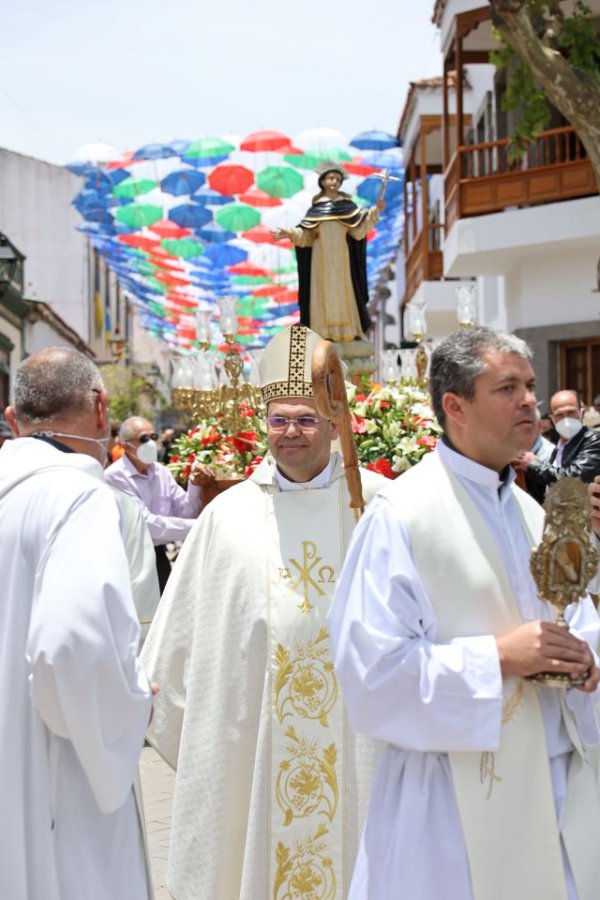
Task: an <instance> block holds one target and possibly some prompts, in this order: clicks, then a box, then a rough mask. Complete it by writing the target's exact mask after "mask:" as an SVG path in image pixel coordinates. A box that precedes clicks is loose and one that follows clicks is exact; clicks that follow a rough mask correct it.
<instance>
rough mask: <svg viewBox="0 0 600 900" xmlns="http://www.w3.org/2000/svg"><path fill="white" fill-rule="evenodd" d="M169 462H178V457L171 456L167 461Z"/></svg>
mask: <svg viewBox="0 0 600 900" xmlns="http://www.w3.org/2000/svg"><path fill="white" fill-rule="evenodd" d="M169 462H179V457H178V456H172V457H171V458H170V459H169Z"/></svg>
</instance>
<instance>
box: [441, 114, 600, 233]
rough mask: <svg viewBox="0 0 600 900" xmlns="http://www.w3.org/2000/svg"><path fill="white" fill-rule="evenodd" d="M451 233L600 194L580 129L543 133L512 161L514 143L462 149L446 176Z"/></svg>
mask: <svg viewBox="0 0 600 900" xmlns="http://www.w3.org/2000/svg"><path fill="white" fill-rule="evenodd" d="M444 182H445V183H444V189H445V197H446V231H448V230H449V229H450V228H451V227H452V225H453V224H454V222H455V221H456V220H457V219H461V218H465V217H467V216H481V215H485V214H486V213H492V212H499V211H500V210H503V209H507V208H508V207H525V206H536V205H538V204H541V203H552V202H556V201H558V200H572V199H574V198H576V197H587V196H592V195H593V194H597V193H598V185H597V182H596V179H595V176H594V171H593V169H592V166H591V163H590V161H589V159H588V158H587V157H586V154H585V149H584V147H583V145H582V143H581V141H580V140H579V138H578V137H577V134H576V132H575V129H574V128H571V127H565V128H553V129H551V130H548V131H544V132H542V133H541V134H540V135H539V136H538V137H537V138H536V139H535V140H534V141H533V142H532V144H531V145H530V147H529V149H528V150H527V151H526V153H525V154H524V155H523V156H522V157H520V158H519V159H517V160H514V161H511V160H510V138H504V139H503V140H500V141H486V142H485V143H483V144H473V145H470V146H466V147H459V148H458V150H457V152H456V153H455V154H454V156H453V157H452V159H451V160H450V163H449V165H448V168H447V169H446V172H445V176H444Z"/></svg>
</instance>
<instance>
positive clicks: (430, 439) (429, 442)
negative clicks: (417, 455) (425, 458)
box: [417, 434, 438, 450]
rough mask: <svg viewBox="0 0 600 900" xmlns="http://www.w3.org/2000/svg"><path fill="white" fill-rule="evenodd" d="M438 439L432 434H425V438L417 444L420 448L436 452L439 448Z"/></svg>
mask: <svg viewBox="0 0 600 900" xmlns="http://www.w3.org/2000/svg"><path fill="white" fill-rule="evenodd" d="M437 442H438V439H437V438H436V437H434V436H433V435H432V434H424V435H423V437H420V438H419V439H418V440H417V444H418V445H419V447H427V449H428V450H435V448H436V447H437Z"/></svg>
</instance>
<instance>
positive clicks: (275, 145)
mask: <svg viewBox="0 0 600 900" xmlns="http://www.w3.org/2000/svg"><path fill="white" fill-rule="evenodd" d="M291 143H292V142H291V140H290V138H289V137H287V136H286V135H285V134H281V132H279V131H255V132H253V133H252V134H249V135H248V137H245V138H244V140H243V141H242V143H241V144H240V150H249V151H250V152H251V153H258V152H260V151H271V150H278V151H280V152H281V151H283V150H287V148H288V147H290V146H291Z"/></svg>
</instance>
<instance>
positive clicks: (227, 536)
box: [143, 325, 385, 900]
mask: <svg viewBox="0 0 600 900" xmlns="http://www.w3.org/2000/svg"><path fill="white" fill-rule="evenodd" d="M319 340H320V338H319V337H318V336H317V335H316V334H314V332H312V331H310V330H309V329H308V328H305V327H304V326H301V325H294V326H292V327H291V328H289V329H286V330H284V331H282V332H280V333H279V334H278V335H277V336H276V337H274V338H273V339H272V340H271V341H270V342H269V344H268V345H267V346H266V348H265V350H264V352H263V355H262V357H261V360H260V363H259V369H260V377H261V384H262V390H263V396H264V399H265V402H266V403H267V433H268V439H269V446H270V453H269V454H268V455H267V457H266V458H265V459H264V461H263V462H262V463H261V464H260V465H259V466H258V468H257V469H256V471H255V472H254V474H253V475H252V476H251V477H250V478H249V479H248V480H247V481H245V482H243V483H242V484H240V485H238V486H235V487H233V488H231V489H230V490H228V491H226V492H225V493H223V494H221V495H219V496H218V497H217V498H216V499H215V500H214V501H213V502H212V503H211V504H210V505H209V506H208V507H207V508H206V510H205V511H204V512H203V513H202V515H201V516H200V518H199V520H198V522H197V523H196V524H195V525H194V527H193V529H192V531H191V534H190V536H189V537H188V538H187V540H186V542H185V544H184V546H183V550H182V552H181V554H180V556H179V558H178V560H177V565H176V566H175V568H174V571H173V574H172V576H171V578H170V579H169V583H168V585H167V588H166V591H165V593H164V595H163V598H162V600H161V603H160V606H159V609H158V612H157V614H156V616H155V618H154V622H153V624H152V627H151V629H150V632H149V634H148V638H147V640H146V644H145V647H144V653H143V661H144V664H145V667H146V668H147V670H148V671H149V672H150V673H152V677H153V678H154V679H156V680H159V681H160V684H161V692H160V694H159V695H158V697H157V704H156V706H155V711H154V716H153V720H152V724H151V728H150V731H149V735H148V738H149V740H150V742H151V743H152V744H153V745H154V746H155V747H156V748H157V750H158V751H159V753H160V754H161V755H162V756H163V757H164V758H165V759H166V760H167V762H168V763H170V765H171V766H173V767H176V769H177V775H176V779H175V795H174V804H173V817H172V831H171V846H170V857H169V864H168V872H167V884H168V887H169V890H170V891H171V893H172V894H173V896H174V897H175V898H176V900H199V898H210V900H284V898H287V897H291V896H307V897H308V896H318V897H327V898H331V900H341V898H343V897H345V896H346V894H347V891H348V888H349V884H350V878H351V874H352V869H353V865H354V860H355V857H356V851H357V847H358V840H359V837H360V831H361V828H362V823H363V821H364V815H365V812H366V803H367V799H368V793H369V788H370V782H371V777H372V771H373V763H374V751H373V746H372V744H371V742H369V741H366V740H365V739H356V738H355V737H353V735H352V733H351V731H350V729H349V727H348V724H347V721H346V715H345V711H344V707H343V703H342V699H341V694H340V691H339V687H338V684H337V680H336V677H335V673H334V670H333V661H332V656H331V650H330V644H329V635H328V632H327V627H326V624H325V619H326V616H327V613H328V611H329V607H330V604H331V599H332V596H333V591H334V588H335V583H336V580H337V578H338V575H339V572H340V569H341V565H342V561H343V558H344V554H345V552H346V548H347V545H348V542H349V539H350V535H351V532H352V530H353V527H354V516H353V512H352V510H351V509H350V508H349V495H348V490H347V487H346V483H345V478H344V470H343V466H342V462H341V459H340V457H339V455H338V454H337V453H333V454H332V452H331V442H332V439H334V438H335V437H336V429H335V427H334V426H333V424H332V423H331V422H330V421H328V420H327V419H325V418H322V417H321V416H319V414H318V413H317V409H316V405H315V401H314V399H313V388H312V381H311V359H312V353H313V349H314V347H315V345H316V344H317V343H318V342H319ZM362 474H363V492H364V495H365V497H366V498H367V499H368V498H369V497H370V496H372V494H373V493H374V491H375V490H376V489H377V488H379V487H380V486H381V485H382V484H383V483H384V482H385V479H383V478H381V477H380V476H375V475H374V473H371V472H366V473H362Z"/></svg>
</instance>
